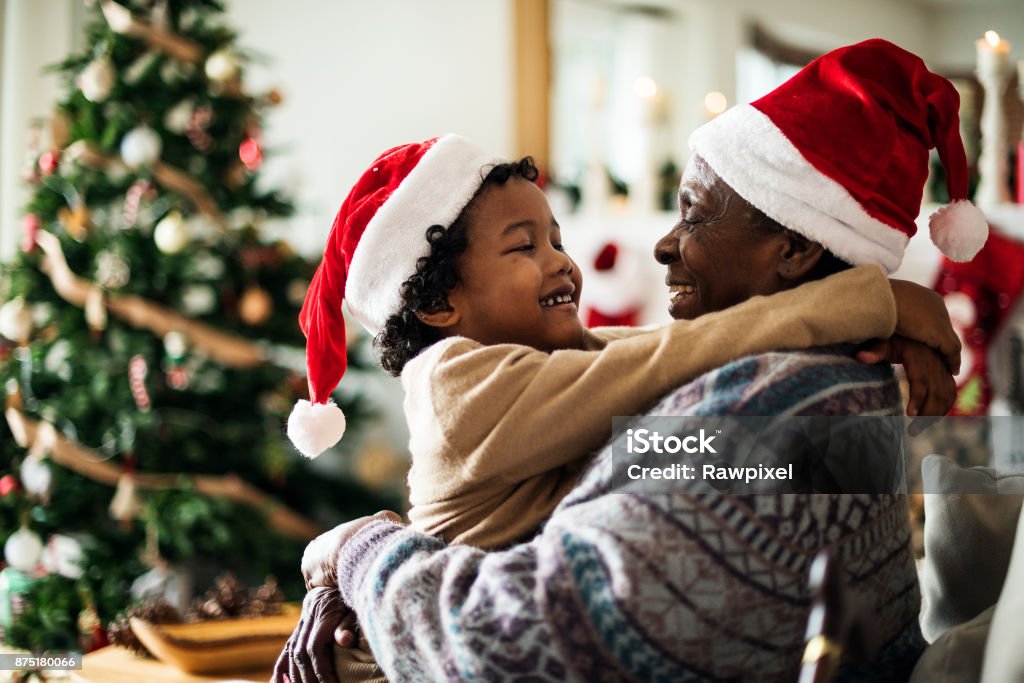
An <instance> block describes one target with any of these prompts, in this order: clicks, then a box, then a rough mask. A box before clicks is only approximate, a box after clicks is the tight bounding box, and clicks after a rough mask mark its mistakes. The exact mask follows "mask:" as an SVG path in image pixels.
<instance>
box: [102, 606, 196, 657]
mask: <svg viewBox="0 0 1024 683" xmlns="http://www.w3.org/2000/svg"><path fill="white" fill-rule="evenodd" d="M131 617H138V618H139V619H142V620H144V621H148V622H151V623H153V624H180V623H181V620H182V619H181V613H180V612H179V611H178V609H177V608H176V607H175V606H174V605H172V604H171V603H169V602H167V601H166V600H164V599H163V598H155V599H152V600H146V601H144V602H140V603H138V604H135V605H132V606H131V607H129V608H128V609H126V610H125V611H123V612H121V613H120V614H118V615H117V616H116V617H115V618H114V619H113V620H112V621H111V622H110V624H109V625H108V626H107V638H109V639H110V642H111V644H112V645H120V646H121V647H126V648H128V649H129V650H131V651H133V652H135V654H139V655H145V656H147V657H152V655H151V654H150V653H149V651H148V650H147V649H146V648H145V646H144V645H143V644H142V643H140V642H139V639H138V638H136V637H135V633H134V632H133V631H132V627H131V623H130V622H129V621H128V620H129V619H130V618H131Z"/></svg>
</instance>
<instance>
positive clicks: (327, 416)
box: [288, 399, 345, 458]
mask: <svg viewBox="0 0 1024 683" xmlns="http://www.w3.org/2000/svg"><path fill="white" fill-rule="evenodd" d="M344 434H345V414H344V413H342V412H341V408H339V407H338V406H337V404H335V403H334V401H333V400H331V399H328V400H327V403H310V402H309V401H307V400H305V399H301V400H299V401H298V402H297V403H296V404H295V407H294V408H292V413H291V415H289V416H288V438H289V439H291V442H292V443H293V444H295V447H296V448H297V449H299V452H300V453H302V454H303V455H304V456H306V457H307V458H315V457H316V456H318V455H320V454H321V453H323V452H324V451H325V450H327V449H328V448H330V447H331V446H333V445H334V444H336V443H338V442H339V441H341V437H342V435H344Z"/></svg>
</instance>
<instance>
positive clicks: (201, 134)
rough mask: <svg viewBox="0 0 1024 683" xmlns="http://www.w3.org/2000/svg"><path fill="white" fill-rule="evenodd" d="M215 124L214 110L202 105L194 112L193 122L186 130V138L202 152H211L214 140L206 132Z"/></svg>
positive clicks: (190, 122)
mask: <svg viewBox="0 0 1024 683" xmlns="http://www.w3.org/2000/svg"><path fill="white" fill-rule="evenodd" d="M212 123H213V108H212V107H210V106H209V105H205V104H204V105H200V106H198V107H196V108H195V109H193V110H192V120H191V121H189V124H188V127H187V128H186V129H185V137H187V138H188V141H189V142H191V143H192V146H193V147H195V148H196V149H197V150H199V151H200V152H203V153H205V152H209V151H210V150H211V149H213V138H212V137H210V134H209V133H207V132H206V129H207V128H209V126H210V124H212Z"/></svg>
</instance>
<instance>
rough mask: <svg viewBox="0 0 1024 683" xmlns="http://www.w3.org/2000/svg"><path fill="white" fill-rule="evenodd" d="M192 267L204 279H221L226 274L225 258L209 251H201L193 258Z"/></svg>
mask: <svg viewBox="0 0 1024 683" xmlns="http://www.w3.org/2000/svg"><path fill="white" fill-rule="evenodd" d="M191 267H192V269H193V270H194V271H195V273H196V275H197V276H199V277H200V278H203V279H204V280H211V281H214V280H219V279H221V278H222V277H223V276H224V260H223V259H221V258H220V257H219V256H217V255H215V254H213V253H211V252H209V251H201V252H199V253H198V254H196V256H195V258H194V259H192V263H191Z"/></svg>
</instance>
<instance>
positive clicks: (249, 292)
mask: <svg viewBox="0 0 1024 683" xmlns="http://www.w3.org/2000/svg"><path fill="white" fill-rule="evenodd" d="M273 310H274V300H273V299H272V298H270V294H268V293H267V290H265V289H263V288H262V287H259V286H258V285H250V286H249V287H247V288H246V290H245V292H244V293H243V294H242V298H241V300H240V301H239V302H238V315H240V316H241V317H242V320H243V321H244V322H245V323H246V324H247V325H262V324H263V323H265V322H267V320H269V319H270V314H271V312H273Z"/></svg>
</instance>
